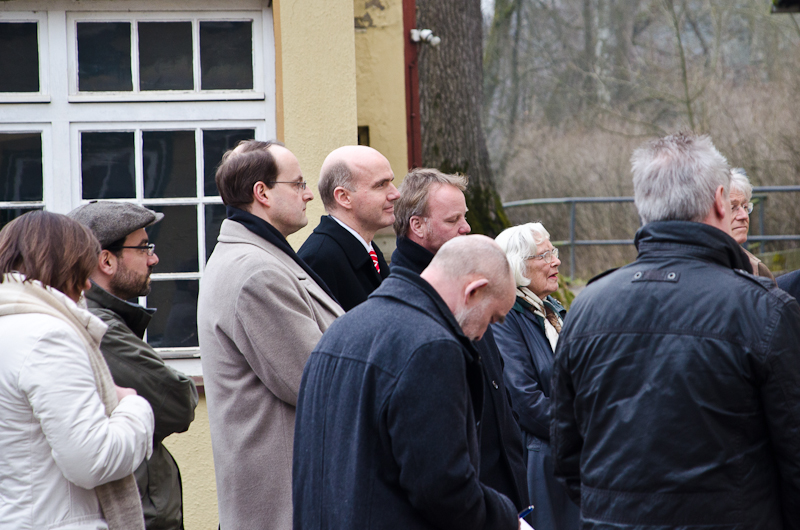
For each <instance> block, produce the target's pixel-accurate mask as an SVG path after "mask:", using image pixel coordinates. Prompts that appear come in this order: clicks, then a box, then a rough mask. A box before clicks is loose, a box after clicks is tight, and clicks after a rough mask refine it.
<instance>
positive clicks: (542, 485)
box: [492, 296, 579, 530]
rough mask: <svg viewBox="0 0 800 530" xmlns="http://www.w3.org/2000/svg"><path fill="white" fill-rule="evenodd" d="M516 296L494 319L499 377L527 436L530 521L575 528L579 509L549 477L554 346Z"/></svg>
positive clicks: (554, 529)
mask: <svg viewBox="0 0 800 530" xmlns="http://www.w3.org/2000/svg"><path fill="white" fill-rule="evenodd" d="M545 303H547V304H549V305H551V308H552V309H554V310H555V311H557V312H558V313H560V314H561V316H562V318H563V317H564V315H565V314H566V311H565V310H564V308H563V307H561V305H560V304H559V303H558V302H557V301H556V300H555V299H554V298H552V297H550V296H548V297H547V299H546V300H545ZM525 306H526V303H525V302H524V301H521V300H520V299H517V303H516V304H515V305H514V308H513V309H512V310H511V311H510V312H509V313H508V315H507V316H506V320H505V322H503V323H502V324H494V325H493V326H492V329H493V331H494V337H495V341H496V342H497V347H498V348H499V349H500V354H501V355H502V356H503V361H504V362H505V369H504V370H503V378H504V379H505V383H506V387H507V388H508V391H509V393H510V394H511V403H512V406H513V407H514V412H516V413H517V415H518V416H519V423H520V426H521V427H522V430H523V433H524V435H525V444H526V447H527V455H526V463H527V468H528V492H529V495H530V502H531V504H533V506H534V510H533V513H532V514H531V518H530V520H531V524H532V526H533V527H534V528H536V529H537V530H573V529H577V528H578V518H579V509H578V506H577V505H576V504H575V503H573V502H572V501H571V500H570V499H569V496H568V494H567V490H566V489H565V488H564V487H563V486H562V485H561V484H559V483H558V482H557V481H556V479H555V477H554V476H553V459H552V454H551V451H550V443H549V441H550V418H551V415H550V376H551V374H552V373H553V350H552V349H551V348H550V342H549V341H548V340H547V337H546V336H545V334H544V319H543V318H541V317H539V316H537V315H534V314H533V312H531V311H530V310H528V309H526V307H525Z"/></svg>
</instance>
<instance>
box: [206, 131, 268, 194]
mask: <svg viewBox="0 0 800 530" xmlns="http://www.w3.org/2000/svg"><path fill="white" fill-rule="evenodd" d="M255 135H256V131H255V129H230V130H225V131H203V166H204V171H203V173H204V180H205V186H204V188H205V194H206V195H219V191H218V190H217V183H216V182H215V181H214V176H215V175H216V174H217V166H218V165H219V163H220V161H221V160H222V155H224V154H225V151H227V150H228V149H233V148H234V147H236V144H238V143H239V142H241V141H242V140H252V139H253V138H254V137H255Z"/></svg>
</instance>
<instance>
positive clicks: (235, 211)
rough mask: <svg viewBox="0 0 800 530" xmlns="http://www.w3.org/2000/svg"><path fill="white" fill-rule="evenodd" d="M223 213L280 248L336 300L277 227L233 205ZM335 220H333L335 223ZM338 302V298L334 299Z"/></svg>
mask: <svg viewBox="0 0 800 530" xmlns="http://www.w3.org/2000/svg"><path fill="white" fill-rule="evenodd" d="M225 213H226V214H227V216H228V219H230V220H231V221H236V222H237V223H240V224H241V225H242V226H244V227H245V228H247V229H248V230H250V231H251V232H252V233H254V234H255V235H257V236H258V237H260V238H262V239H264V240H265V241H268V242H269V243H272V244H273V245H275V246H276V247H278V248H279V249H281V250H282V251H283V252H284V253H286V255H287V256H289V257H290V258H292V259H293V260H294V262H295V263H297V264H298V265H299V266H300V267H301V268H302V269H303V270H304V271H305V272H306V274H308V276H309V277H310V278H311V279H312V280H314V281H315V282H317V285H319V286H320V287H322V289H323V290H324V291H325V292H326V293H327V295H328V296H330V297H331V299H332V300H336V297H335V296H333V293H332V292H331V290H330V289H329V288H328V286H327V285H326V284H325V281H323V279H322V278H320V277H319V275H318V274H317V273H316V272H314V270H313V269H312V268H311V267H309V266H308V264H307V263H306V262H305V261H303V260H302V258H300V256H298V255H297V253H296V252H295V251H294V249H293V248H292V246H291V245H290V244H289V242H288V241H286V238H285V237H283V234H281V233H280V232H279V231H278V229H277V228H275V227H274V226H272V225H271V224H269V223H268V222H266V221H265V220H264V219H262V218H260V217H258V216H256V215H253V214H251V213H250V212H246V211H244V210H240V209H239V208H234V207H233V206H227V207H226V208H225ZM335 222H336V221H334V223H335ZM336 301H337V302H338V300H336Z"/></svg>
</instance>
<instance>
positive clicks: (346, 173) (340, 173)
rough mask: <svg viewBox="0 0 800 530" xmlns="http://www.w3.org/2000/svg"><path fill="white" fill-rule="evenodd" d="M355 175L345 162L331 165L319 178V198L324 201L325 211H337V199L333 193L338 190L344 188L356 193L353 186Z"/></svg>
mask: <svg viewBox="0 0 800 530" xmlns="http://www.w3.org/2000/svg"><path fill="white" fill-rule="evenodd" d="M354 177H355V174H354V173H353V170H352V169H351V168H350V166H348V165H347V163H346V162H344V161H341V160H340V161H338V162H334V163H332V164H330V165H329V166H328V167H327V168H325V171H323V172H322V173H321V174H320V176H319V184H318V185H317V187H318V189H319V198H320V199H322V205H323V206H325V210H326V211H328V212H331V211H332V210H335V209H336V199H335V198H334V196H333V192H334V190H335V189H336V188H338V187H339V186H341V187H342V188H344V189H346V190H350V191H355V186H354V185H353V178H354Z"/></svg>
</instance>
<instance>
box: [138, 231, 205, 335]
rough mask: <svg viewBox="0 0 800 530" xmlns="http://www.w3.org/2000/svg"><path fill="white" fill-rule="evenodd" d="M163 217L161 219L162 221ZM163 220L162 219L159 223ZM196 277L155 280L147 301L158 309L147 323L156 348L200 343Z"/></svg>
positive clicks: (148, 331)
mask: <svg viewBox="0 0 800 530" xmlns="http://www.w3.org/2000/svg"><path fill="white" fill-rule="evenodd" d="M163 222H164V221H162V223H163ZM159 224H161V223H159ZM198 285H199V282H198V281H197V280H169V281H154V282H153V283H152V290H151V291H150V294H149V295H148V297H147V305H148V306H149V307H153V308H155V309H158V311H156V314H155V315H153V320H151V321H150V325H149V326H147V342H149V343H150V345H151V346H153V347H154V348H181V347H182V348H188V347H197V346H198V343H197V289H198Z"/></svg>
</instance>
